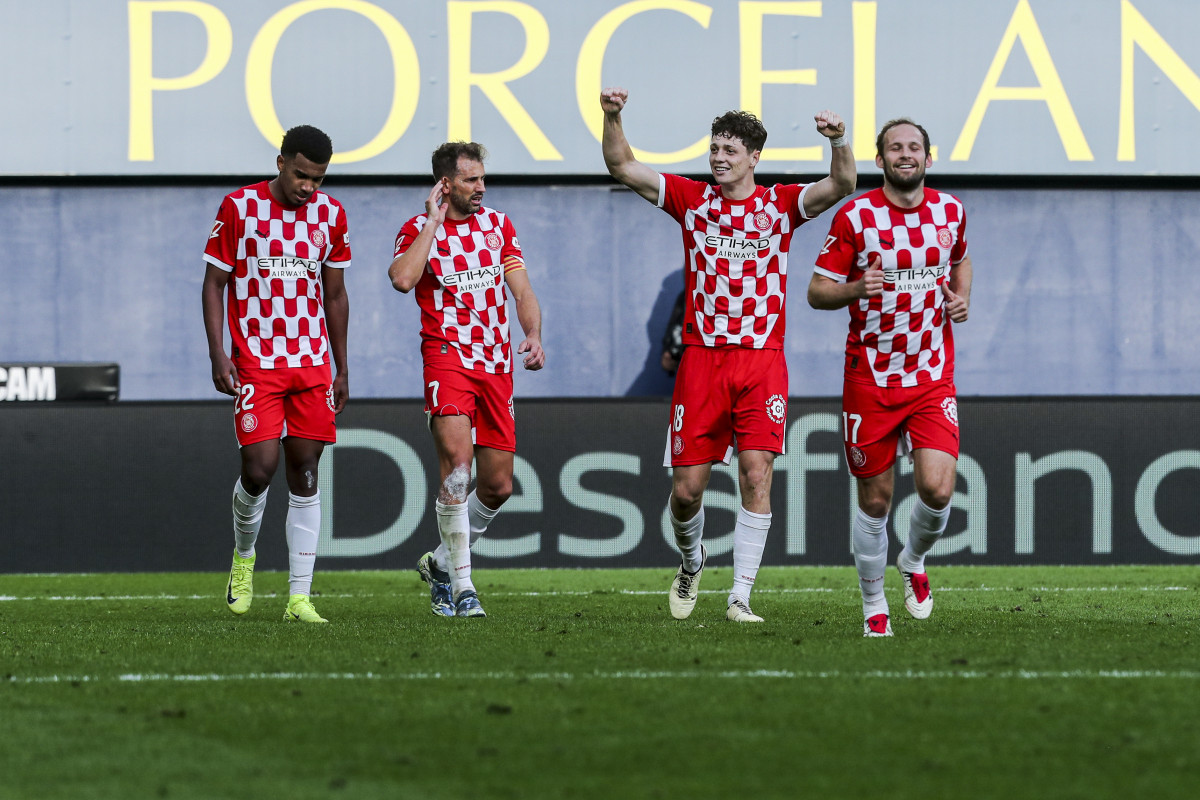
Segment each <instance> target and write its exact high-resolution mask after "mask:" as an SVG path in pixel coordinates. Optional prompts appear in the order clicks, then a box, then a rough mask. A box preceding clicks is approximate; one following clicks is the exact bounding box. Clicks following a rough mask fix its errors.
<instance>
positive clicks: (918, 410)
mask: <svg viewBox="0 0 1200 800" xmlns="http://www.w3.org/2000/svg"><path fill="white" fill-rule="evenodd" d="M875 150H876V154H875V164H876V165H877V166H878V167H880V168H881V169H882V170H883V187H882V188H880V189H874V190H872V191H869V192H866V193H864V194H862V195H861V196H859V197H856V198H854V199H853V200H851V201H850V202H848V203H846V204H845V205H843V206H842V207H841V208H839V209H838V211H837V214H835V215H834V217H833V223H832V225H831V226H830V229H829V236H828V237H827V238H826V240H825V246H824V248H822V250H821V254H820V255H819V256H817V265H816V269H815V271H814V274H813V276H812V280H811V281H810V282H809V285H808V302H809V304H810V305H812V307H813V308H823V309H838V308H846V307H847V306H849V308H850V333H849V335H848V336H847V337H846V368H845V381H844V385H843V391H842V421H843V427H844V428H845V430H844V431H843V433H844V438H845V449H846V462H847V463H848V464H849V465H850V473H851V474H852V475H854V477H855V478H856V479H857V483H858V512H857V513H856V514H855V517H854V523H853V526H852V529H853V531H852V532H853V538H854V565H855V567H856V568H857V569H858V583H859V588H860V589H861V590H862V601H863V635H864V636H891V635H892V625H891V620H890V618H889V615H888V605H887V599H886V598H885V597H884V594H883V575H884V572H885V571H886V570H885V568H886V566H887V549H888V537H887V518H888V511H889V510H890V508H891V503H892V489H893V487H894V485H895V471H894V470H893V469H892V466H893V465H894V464H895V462H896V452H897V445H898V444H900V445H901V446H902V449H903V450H904V451H905V452H908V453H910V454H911V456H912V460H913V477H914V480H915V482H916V488H917V495H918V499H917V502H916V504H915V505H914V506H913V511H912V517H911V520H910V525H911V527H910V529H909V534H908V541H907V543H906V544H905V546H904V549H902V550H901V551H900V555H899V556H898V557H897V559H896V567H897V569H898V570H899V571H900V578H901V581H902V583H903V585H904V606H905V608H907V609H908V612H909V613H910V614H911V615H912V616H913V617H915V618H916V619H925V618H926V617H928V616H929V614H930V612H932V611H933V595H932V593H931V592H930V588H929V576H928V575H927V574H926V573H925V554H926V553H928V552H929V550H930V548H932V547H933V545H934V543H935V542H936V541H937V540H938V537H940V536H941V535H942V532H943V531H945V529H946V520H947V518H948V517H949V515H950V500H951V498H952V497H953V495H954V482H955V478H956V476H957V467H958V442H959V438H958V400H957V398H956V394H955V388H954V328H953V326H952V325H951V323H952V322H957V323H961V322H966V321H967V314H968V310H969V308H970V304H971V277H972V273H971V257H970V256H969V255H967V215H966V211H965V210H964V209H963V205H962V203H961V202H960V201H959V199H958V198H957V197H954V196H953V195H949V194H946V193H945V192H939V191H936V190H934V189H927V188H925V170H926V169H928V168H929V166H930V165H931V164H932V163H933V160H932V158H931V157H930V155H929V134H928V133H926V132H925V129H924V128H922V127H921V126H920V125H918V124H917V123H915V122H913V121H912V120H910V119H894V120H892V121H890V122H888V123H887V124H886V125H884V126H883V130H881V131H880V132H879V136H878V138H877V139H876V141H875Z"/></svg>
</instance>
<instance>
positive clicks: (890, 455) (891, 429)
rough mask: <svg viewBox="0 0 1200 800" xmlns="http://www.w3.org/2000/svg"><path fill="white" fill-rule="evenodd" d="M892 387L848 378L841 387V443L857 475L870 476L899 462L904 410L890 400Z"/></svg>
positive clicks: (855, 475)
mask: <svg viewBox="0 0 1200 800" xmlns="http://www.w3.org/2000/svg"><path fill="white" fill-rule="evenodd" d="M891 392H892V390H889V389H885V388H882V387H878V386H871V385H867V384H863V383H856V382H854V381H846V382H845V385H844V387H843V390H842V444H843V447H844V449H845V452H846V464H847V465H848V466H849V468H850V474H852V475H853V476H854V477H856V478H870V477H872V476H874V475H879V474H880V473H882V472H885V471H887V470H890V469H891V468H892V465H894V464H895V463H896V444H897V442H898V440H899V437H900V432H901V430H902V428H903V427H904V422H905V413H904V410H903V408H897V407H896V406H895V405H894V404H893V403H891V402H889V394H890V393H891Z"/></svg>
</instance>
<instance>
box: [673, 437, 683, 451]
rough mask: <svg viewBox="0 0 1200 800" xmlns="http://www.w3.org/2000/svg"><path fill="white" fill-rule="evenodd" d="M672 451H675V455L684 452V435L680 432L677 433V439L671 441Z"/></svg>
mask: <svg viewBox="0 0 1200 800" xmlns="http://www.w3.org/2000/svg"><path fill="white" fill-rule="evenodd" d="M671 452H672V453H674V454H675V455H681V454H682V453H683V437H682V436H680V435H678V434H676V435H675V440H674V441H673V442H672V443H671Z"/></svg>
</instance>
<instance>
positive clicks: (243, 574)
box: [232, 564, 254, 592]
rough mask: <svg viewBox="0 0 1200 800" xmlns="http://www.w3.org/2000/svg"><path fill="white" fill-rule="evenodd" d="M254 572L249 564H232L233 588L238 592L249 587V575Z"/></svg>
mask: <svg viewBox="0 0 1200 800" xmlns="http://www.w3.org/2000/svg"><path fill="white" fill-rule="evenodd" d="M253 574H254V570H253V568H252V567H251V566H250V565H249V564H234V565H233V579H232V583H233V588H234V589H236V590H237V591H239V592H244V591H246V590H247V589H248V588H249V584H250V576H251V575H253Z"/></svg>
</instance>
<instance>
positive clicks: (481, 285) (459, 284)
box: [438, 264, 500, 292]
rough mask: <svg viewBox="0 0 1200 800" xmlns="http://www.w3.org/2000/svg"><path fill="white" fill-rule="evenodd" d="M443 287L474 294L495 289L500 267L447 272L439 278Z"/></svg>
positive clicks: (497, 265)
mask: <svg viewBox="0 0 1200 800" xmlns="http://www.w3.org/2000/svg"><path fill="white" fill-rule="evenodd" d="M438 277H439V278H440V279H441V281H442V285H443V286H445V287H446V288H447V289H452V290H454V291H456V292H474V291H477V290H479V289H492V288H495V286H496V284H497V282H498V281H499V278H500V265H499V264H495V265H493V266H490V267H478V268H476V269H466V270H463V271H462V272H447V273H443V274H442V275H440V276H438Z"/></svg>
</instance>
